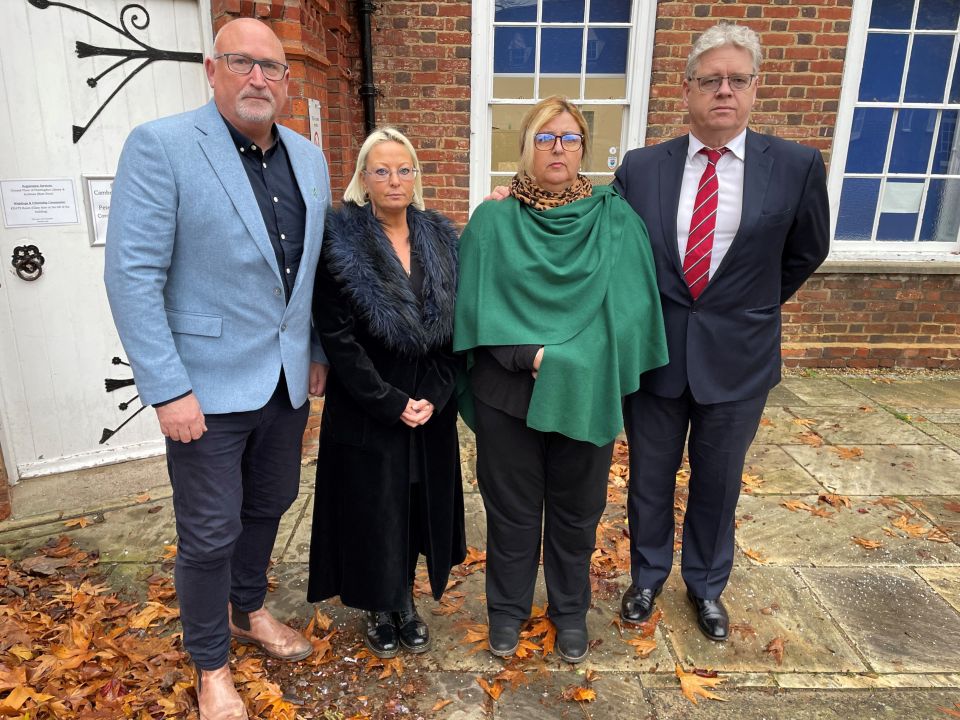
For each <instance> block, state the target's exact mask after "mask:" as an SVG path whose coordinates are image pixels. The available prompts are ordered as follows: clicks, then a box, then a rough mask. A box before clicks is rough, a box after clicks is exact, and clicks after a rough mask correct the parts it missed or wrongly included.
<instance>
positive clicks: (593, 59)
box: [587, 28, 630, 73]
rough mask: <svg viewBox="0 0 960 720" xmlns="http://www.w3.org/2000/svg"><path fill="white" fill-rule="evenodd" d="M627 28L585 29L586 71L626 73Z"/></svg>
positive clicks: (628, 37)
mask: <svg viewBox="0 0 960 720" xmlns="http://www.w3.org/2000/svg"><path fill="white" fill-rule="evenodd" d="M629 41H630V31H629V30H628V29H627V28H597V29H596V30H595V29H593V28H590V29H589V30H587V72H588V73H626V72H627V43H629Z"/></svg>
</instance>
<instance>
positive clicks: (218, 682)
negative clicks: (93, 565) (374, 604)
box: [105, 18, 330, 720]
mask: <svg viewBox="0 0 960 720" xmlns="http://www.w3.org/2000/svg"><path fill="white" fill-rule="evenodd" d="M205 68H206V72H207V77H208V80H209V82H210V85H211V87H213V93H214V99H213V101H211V102H210V103H209V104H207V105H206V106H204V107H201V108H199V109H197V110H194V111H192V112H188V113H184V114H182V115H177V116H174V117H168V118H162V119H160V120H156V121H153V122H149V123H147V124H145V125H142V126H140V127H137V128H136V129H134V131H133V132H132V133H131V134H130V137H129V138H128V139H127V142H126V144H125V145H124V149H123V153H122V154H121V157H120V163H119V166H118V169H117V174H116V180H115V182H114V186H113V201H112V207H111V216H110V224H109V232H108V236H107V247H106V269H105V281H106V287H107V294H108V297H109V300H110V306H111V309H112V311H113V316H114V320H115V322H116V325H117V330H118V332H119V334H120V339H121V341H122V343H123V346H124V349H125V351H126V353H127V355H128V357H129V359H130V363H131V366H132V367H133V372H134V377H135V379H136V383H137V389H138V390H139V391H140V396H141V398H142V399H143V401H144V402H145V403H147V404H150V405H153V406H154V407H155V408H156V412H157V418H158V420H159V422H160V427H161V430H162V431H163V434H164V435H165V436H166V438H167V441H166V443H167V464H168V469H169V473H170V481H171V484H172V486H173V501H174V511H175V513H176V520H177V533H178V553H177V561H176V572H175V578H176V588H177V594H178V596H179V600H180V612H181V619H182V623H183V637H184V646H185V647H186V649H187V651H188V652H189V653H190V655H191V657H192V660H193V662H194V663H195V664H196V667H197V677H198V681H197V682H198V688H197V690H198V697H199V704H200V717H201V718H202V720H221V719H227V718H230V719H232V718H245V717H246V713H245V710H244V707H243V703H242V701H241V699H240V697H239V695H238V694H237V692H236V689H235V688H234V685H233V680H232V678H231V675H230V669H229V666H228V664H227V656H228V652H229V647H230V638H231V634H232V635H233V636H235V637H237V638H238V639H240V640H241V641H244V642H250V643H254V644H256V645H258V646H260V647H261V648H262V649H263V650H264V651H265V652H267V653H268V654H270V655H272V656H274V657H279V658H282V659H286V660H298V659H301V658H303V657H306V656H307V655H308V654H309V653H310V652H311V649H312V648H311V645H310V643H309V641H307V640H306V639H305V638H304V637H303V636H302V635H299V634H298V633H296V632H295V631H293V630H292V629H290V628H289V627H287V626H286V625H283V624H281V623H280V622H278V621H277V620H276V619H274V618H273V616H272V615H271V614H270V613H269V612H268V611H267V610H266V608H264V607H263V601H264V597H265V595H266V589H267V581H266V569H267V565H268V564H269V561H270V553H271V551H272V549H273V543H274V541H275V539H276V534H277V527H278V525H279V522H280V517H281V516H282V515H283V513H284V512H285V511H286V510H287V508H288V507H289V506H290V504H291V503H292V502H293V500H294V499H295V498H296V496H297V491H298V487H299V476H300V442H301V437H302V435H303V430H304V427H305V424H306V420H307V415H308V412H309V403H308V402H307V392H308V390H309V391H310V392H313V393H316V394H321V393H322V392H323V390H324V384H325V381H326V370H327V366H326V358H325V356H324V354H323V350H322V348H321V347H320V345H319V343H318V342H316V341H315V340H314V338H315V337H316V336H315V335H314V334H312V329H311V317H310V313H311V310H310V308H311V300H312V296H313V282H314V272H315V268H316V265H317V259H318V257H319V254H320V244H321V239H322V236H323V225H324V217H325V214H326V211H327V207H328V205H329V204H330V182H329V176H328V172H327V167H326V162H325V161H324V158H323V154H322V153H321V152H320V150H319V149H318V148H316V147H315V146H314V145H312V144H311V143H309V142H308V141H307V140H305V139H303V138H302V137H301V136H299V135H298V134H297V133H295V132H292V131H290V130H288V129H286V128H283V127H279V126H277V125H276V124H275V122H274V121H275V119H276V117H277V115H278V113H279V112H280V111H281V110H282V109H283V106H284V104H285V103H286V100H287V83H288V79H289V70H288V68H287V65H286V64H285V55H284V52H283V47H282V45H281V44H280V41H279V40H278V39H277V37H276V36H275V35H274V34H273V32H272V31H271V30H270V29H269V27H267V26H266V25H264V24H263V23H261V22H259V21H257V20H253V19H250V18H245V19H240V20H234V21H233V22H230V23H228V24H227V25H225V26H224V27H223V28H222V29H221V30H220V32H219V33H218V34H217V38H216V40H215V42H214V55H213V56H212V57H209V58H207V59H206V61H205ZM228 608H229V611H228ZM228 614H229V617H228Z"/></svg>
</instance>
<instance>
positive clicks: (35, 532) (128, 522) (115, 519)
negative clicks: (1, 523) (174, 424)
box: [0, 498, 177, 562]
mask: <svg viewBox="0 0 960 720" xmlns="http://www.w3.org/2000/svg"><path fill="white" fill-rule="evenodd" d="M82 520H84V521H87V522H90V523H91V524H89V525H87V526H86V527H82V528H81V527H67V526H66V525H65V524H64V521H57V522H48V523H44V524H42V525H35V526H33V527H30V528H25V529H23V530H20V531H12V532H6V533H0V553H2V554H5V555H9V556H11V557H16V558H20V557H23V556H24V555H26V554H29V553H32V552H33V551H34V550H35V549H36V548H38V547H39V546H41V545H43V544H44V543H45V542H46V541H47V540H49V539H50V538H55V537H59V536H60V535H66V536H68V537H70V538H72V539H73V540H74V542H76V543H77V545H78V546H79V547H81V548H83V549H84V550H88V551H91V550H97V551H99V552H100V559H101V561H102V562H153V561H155V560H157V559H158V558H159V557H160V556H161V555H162V554H163V552H164V550H163V546H164V545H170V544H173V543H175V542H176V539H177V535H176V530H175V528H174V521H173V502H172V500H170V499H169V498H167V499H161V500H149V501H147V502H145V503H142V504H139V505H133V506H129V507H126V508H117V509H115V510H107V511H105V512H97V513H93V514H92V515H85V516H83V517H82Z"/></svg>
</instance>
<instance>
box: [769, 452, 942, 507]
mask: <svg viewBox="0 0 960 720" xmlns="http://www.w3.org/2000/svg"><path fill="white" fill-rule="evenodd" d="M860 449H861V450H862V451H863V455H862V456H861V457H857V458H852V459H849V460H848V459H843V458H842V457H841V456H840V455H839V454H838V453H837V451H833V450H831V449H830V448H829V447H819V448H814V447H808V446H801V445H790V446H787V447H784V450H785V451H786V452H787V454H788V455H790V457H792V458H793V459H794V460H796V461H797V462H798V463H800V465H801V466H803V468H804V469H805V470H806V471H807V472H809V473H810V474H811V475H813V477H814V478H816V479H817V481H818V482H819V483H820V484H821V485H823V486H824V487H826V488H828V489H829V490H830V491H831V492H835V493H840V494H841V495H950V494H953V493H955V492H956V489H957V478H958V477H960V453H957V452H955V451H954V450H951V449H949V448H945V447H942V446H939V445H900V446H892V445H890V446H887V445H864V446H860Z"/></svg>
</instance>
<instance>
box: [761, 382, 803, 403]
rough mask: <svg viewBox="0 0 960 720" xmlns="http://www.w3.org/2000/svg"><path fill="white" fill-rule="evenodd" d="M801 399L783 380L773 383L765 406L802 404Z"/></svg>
mask: <svg viewBox="0 0 960 720" xmlns="http://www.w3.org/2000/svg"><path fill="white" fill-rule="evenodd" d="M803 404H804V401H803V399H802V398H801V397H800V396H799V395H797V394H796V393H794V392H793V391H792V390H791V389H790V388H789V387H788V386H787V385H786V384H785V383H784V382H781V383H780V384H779V385H775V386H774V387H773V388H772V389H771V390H770V394H769V395H767V407H768V408H771V407H777V406H782V405H803Z"/></svg>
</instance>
